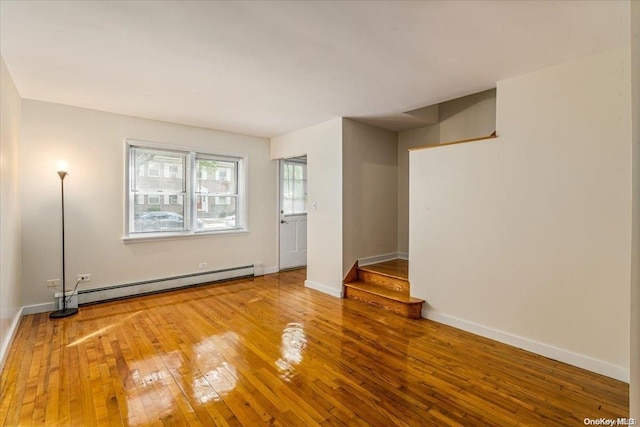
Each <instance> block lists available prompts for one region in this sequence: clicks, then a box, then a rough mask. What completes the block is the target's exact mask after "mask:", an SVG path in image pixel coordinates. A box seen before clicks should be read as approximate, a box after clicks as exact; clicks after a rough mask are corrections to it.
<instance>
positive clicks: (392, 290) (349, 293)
mask: <svg viewBox="0 0 640 427" xmlns="http://www.w3.org/2000/svg"><path fill="white" fill-rule="evenodd" d="M407 271H408V264H407V262H406V261H403V260H392V261H385V262H383V263H379V264H373V265H368V266H363V267H358V263H357V262H356V264H355V265H354V266H353V268H352V269H351V271H350V272H349V274H348V275H347V278H346V279H345V284H344V295H345V298H352V299H357V300H359V301H362V302H365V303H367V304H369V305H373V306H376V307H379V308H382V309H385V310H389V311H392V312H394V313H397V314H400V315H402V316H405V317H408V318H411V319H419V318H420V317H421V314H422V304H423V303H424V300H421V299H418V298H413V297H412V296H411V295H410V294H409V280H408V275H407Z"/></svg>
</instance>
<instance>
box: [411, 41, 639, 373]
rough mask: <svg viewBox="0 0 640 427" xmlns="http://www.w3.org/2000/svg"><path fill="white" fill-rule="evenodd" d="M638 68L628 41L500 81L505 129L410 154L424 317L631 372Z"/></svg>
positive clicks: (416, 277)
mask: <svg viewBox="0 0 640 427" xmlns="http://www.w3.org/2000/svg"><path fill="white" fill-rule="evenodd" d="M630 80H631V79H630V68H629V49H616V50H612V51H608V52H605V53H601V54H598V55H595V56H590V57H587V58H583V59H580V60H577V61H573V62H568V63H564V64H560V65H557V66H554V67H550V68H546V69H543V70H539V71H536V72H533V73H530V74H527V75H524V76H521V77H516V78H512V79H507V80H503V81H500V82H499V83H498V90H497V93H498V98H497V132H498V138H497V139H493V140H486V141H481V142H473V143H467V144H458V145H449V146H443V147H435V148H429V149H425V150H417V151H413V152H411V154H410V223H409V229H410V243H409V247H410V250H409V262H410V265H411V269H410V277H409V279H410V281H411V288H412V294H413V295H414V296H416V297H419V298H424V299H425V300H426V301H427V304H428V305H427V308H426V310H425V312H424V313H423V315H425V316H426V317H432V318H434V319H440V320H441V321H445V322H446V321H447V319H449V320H451V322H450V323H452V324H453V323H456V325H455V326H458V327H461V328H463V329H469V330H472V331H474V332H476V333H480V334H484V335H488V336H491V335H492V338H496V339H499V340H502V341H505V342H508V343H510V344H513V345H516V346H519V347H523V348H526V349H529V350H531V351H535V352H538V353H541V354H543V355H546V356H549V357H552V358H555V359H558V360H562V361H565V362H568V363H572V364H575V365H578V366H582V367H584V368H586V369H591V370H593V371H596V372H600V373H602V374H605V375H609V376H612V377H616V378H619V379H622V380H626V381H628V380H629V352H630V344H629V321H630V310H629V296H630V271H631V251H630V249H631V237H630V235H631V198H632V197H631V161H630V159H631V134H630V129H631V125H630V123H631V118H630V84H629V82H630ZM489 331H493V332H491V333H489Z"/></svg>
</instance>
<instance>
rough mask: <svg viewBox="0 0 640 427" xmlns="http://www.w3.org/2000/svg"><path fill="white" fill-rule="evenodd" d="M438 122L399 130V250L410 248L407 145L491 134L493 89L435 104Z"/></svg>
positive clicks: (420, 144)
mask: <svg viewBox="0 0 640 427" xmlns="http://www.w3.org/2000/svg"><path fill="white" fill-rule="evenodd" d="M438 112H439V114H438V116H439V118H438V120H439V122H438V123H436V124H434V125H431V126H425V127H422V128H418V129H413V130H408V131H405V132H400V133H399V134H398V251H399V252H401V253H407V252H408V251H409V149H410V148H414V147H422V146H426V145H438V144H442V143H447V142H453V141H459V140H462V139H470V138H478V137H481V136H487V135H490V134H491V133H492V132H493V131H495V130H496V90H495V89H490V90H485V91H484V92H480V93H474V94H472V95H467V96H463V97H462V98H456V99H452V100H450V101H446V102H442V103H440V104H438Z"/></svg>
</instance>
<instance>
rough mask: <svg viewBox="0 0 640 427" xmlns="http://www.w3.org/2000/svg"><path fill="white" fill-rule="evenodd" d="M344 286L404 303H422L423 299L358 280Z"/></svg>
mask: <svg viewBox="0 0 640 427" xmlns="http://www.w3.org/2000/svg"><path fill="white" fill-rule="evenodd" d="M345 286H347V287H351V288H354V289H359V290H361V291H365V292H369V293H371V294H374V295H378V296H381V297H384V298H387V299H390V300H393V301H398V302H402V303H404V304H422V303H423V302H424V300H421V299H419V298H414V297H412V296H410V295H408V294H406V293H403V292H398V291H393V290H391V289H387V288H385V287H382V286H378V285H372V284H370V283H365V282H362V281H359V280H357V281H355V282H351V283H345Z"/></svg>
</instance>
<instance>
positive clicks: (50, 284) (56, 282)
mask: <svg viewBox="0 0 640 427" xmlns="http://www.w3.org/2000/svg"><path fill="white" fill-rule="evenodd" d="M59 284H60V279H49V280H47V287H49V288H54V287H56V286H58V285H59Z"/></svg>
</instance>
